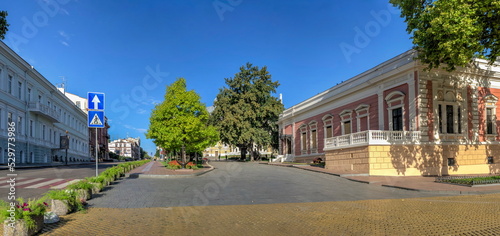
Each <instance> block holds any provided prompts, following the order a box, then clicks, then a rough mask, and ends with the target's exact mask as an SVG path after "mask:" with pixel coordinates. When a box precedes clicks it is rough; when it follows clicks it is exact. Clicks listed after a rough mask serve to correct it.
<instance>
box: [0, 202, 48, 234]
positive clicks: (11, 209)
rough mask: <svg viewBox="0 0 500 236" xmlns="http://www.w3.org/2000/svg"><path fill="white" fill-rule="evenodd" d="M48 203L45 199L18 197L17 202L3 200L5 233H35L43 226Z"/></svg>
mask: <svg viewBox="0 0 500 236" xmlns="http://www.w3.org/2000/svg"><path fill="white" fill-rule="evenodd" d="M47 207H48V204H47V203H45V202H43V200H41V199H38V200H28V201H27V202H26V201H24V199H23V198H17V202H11V203H7V202H4V201H2V203H1V209H2V210H1V212H2V215H1V217H2V219H3V220H4V235H35V234H36V233H38V232H39V231H40V230H42V228H43V216H44V214H45V212H46V211H47Z"/></svg>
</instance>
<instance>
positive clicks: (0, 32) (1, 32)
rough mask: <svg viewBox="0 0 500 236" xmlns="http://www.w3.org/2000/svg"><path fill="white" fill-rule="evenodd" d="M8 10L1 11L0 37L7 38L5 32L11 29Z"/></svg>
mask: <svg viewBox="0 0 500 236" xmlns="http://www.w3.org/2000/svg"><path fill="white" fill-rule="evenodd" d="M7 15H9V14H8V13H7V12H6V11H0V39H5V34H6V33H7V31H8V30H9V23H7Z"/></svg>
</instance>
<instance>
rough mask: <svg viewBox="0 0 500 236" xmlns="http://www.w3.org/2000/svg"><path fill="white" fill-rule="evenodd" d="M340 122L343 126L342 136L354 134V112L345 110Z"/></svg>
mask: <svg viewBox="0 0 500 236" xmlns="http://www.w3.org/2000/svg"><path fill="white" fill-rule="evenodd" d="M339 116H340V122H341V126H342V134H343V135H344V134H350V133H352V125H351V124H352V123H351V120H352V110H344V111H342V112H341V113H340V114H339Z"/></svg>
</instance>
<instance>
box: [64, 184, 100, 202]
mask: <svg viewBox="0 0 500 236" xmlns="http://www.w3.org/2000/svg"><path fill="white" fill-rule="evenodd" d="M93 187H94V185H92V184H91V183H90V182H89V181H87V180H80V181H78V182H76V183H73V184H70V185H68V186H67V187H66V188H67V189H69V190H73V191H74V192H76V195H77V198H78V199H80V200H81V201H86V200H89V199H90V198H92V188H93Z"/></svg>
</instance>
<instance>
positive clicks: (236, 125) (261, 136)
mask: <svg viewBox="0 0 500 236" xmlns="http://www.w3.org/2000/svg"><path fill="white" fill-rule="evenodd" d="M225 81H226V85H227V87H223V88H221V89H220V92H219V94H218V95H217V99H216V101H215V102H214V111H213V112H212V116H211V120H212V122H213V124H214V125H215V126H217V128H218V130H219V133H220V136H221V141H222V142H224V143H227V144H231V145H234V146H237V147H238V148H239V149H240V151H241V159H242V160H245V159H246V151H247V150H248V149H250V150H252V151H255V150H254V149H253V148H254V147H256V148H258V147H267V146H269V145H271V146H273V147H276V146H277V143H278V140H277V139H276V137H277V136H278V125H277V121H278V118H279V115H280V114H281V112H282V111H283V110H284V107H283V104H282V103H281V101H280V100H279V99H278V98H277V97H274V96H273V93H276V88H278V86H279V83H278V82H277V81H272V80H271V74H269V72H268V71H267V67H265V66H264V67H263V68H261V69H259V67H257V66H252V64H250V63H247V64H246V66H242V67H241V68H240V72H238V73H236V74H235V76H234V78H226V79H225ZM254 153H255V152H251V154H252V155H251V157H252V160H253V158H254V155H253V154H254Z"/></svg>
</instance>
